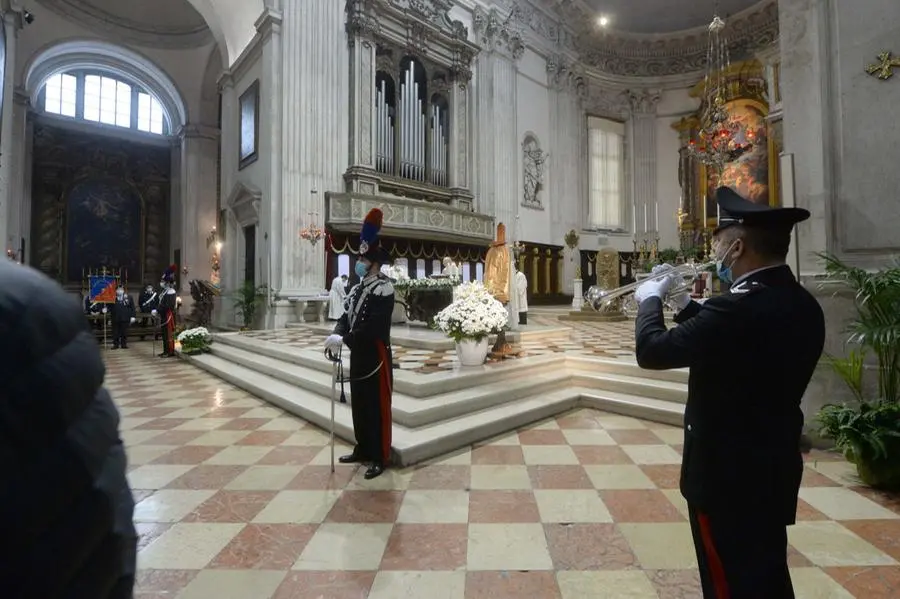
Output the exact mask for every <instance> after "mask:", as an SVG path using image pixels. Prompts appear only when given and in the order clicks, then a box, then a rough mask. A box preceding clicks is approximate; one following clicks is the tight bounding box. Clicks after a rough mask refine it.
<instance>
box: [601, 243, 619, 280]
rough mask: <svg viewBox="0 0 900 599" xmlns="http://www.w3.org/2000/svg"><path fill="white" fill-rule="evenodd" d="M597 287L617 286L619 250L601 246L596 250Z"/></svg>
mask: <svg viewBox="0 0 900 599" xmlns="http://www.w3.org/2000/svg"><path fill="white" fill-rule="evenodd" d="M596 260H597V287H599V288H600V289H604V290H609V289H615V288H616V287H618V286H619V252H617V251H616V250H614V249H613V248H603V249H602V250H600V251H599V252H597V256H596Z"/></svg>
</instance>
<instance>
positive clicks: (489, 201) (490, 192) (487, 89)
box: [474, 52, 496, 215]
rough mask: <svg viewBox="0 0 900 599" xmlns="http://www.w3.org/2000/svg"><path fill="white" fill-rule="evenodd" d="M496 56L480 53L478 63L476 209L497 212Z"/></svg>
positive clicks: (483, 212) (489, 212) (491, 212)
mask: <svg viewBox="0 0 900 599" xmlns="http://www.w3.org/2000/svg"><path fill="white" fill-rule="evenodd" d="M494 60H496V58H495V57H494V56H493V55H491V54H489V53H484V52H483V53H481V54H479V55H478V59H477V63H476V67H475V73H476V75H475V122H476V123H477V125H476V127H475V161H474V164H477V168H476V170H475V173H474V174H475V181H474V182H475V198H476V206H475V209H476V210H477V211H478V212H480V213H482V214H491V215H493V214H494V205H495V203H496V202H495V199H494V159H495V157H496V152H495V147H494V144H495V139H494V128H493V127H492V126H491V121H492V119H493V118H494Z"/></svg>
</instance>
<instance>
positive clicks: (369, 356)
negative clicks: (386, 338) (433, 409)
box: [350, 341, 394, 465]
mask: <svg viewBox="0 0 900 599" xmlns="http://www.w3.org/2000/svg"><path fill="white" fill-rule="evenodd" d="M359 352H360V350H354V351H351V353H350V411H351V413H352V415H353V435H354V436H355V437H356V448H355V449H354V450H353V452H354V453H355V454H356V455H358V456H359V457H360V458H361V459H362V461H364V462H371V463H375V464H382V465H386V464H388V463H389V462H390V460H391V426H392V423H393V419H392V418H391V395H392V391H393V382H394V378H393V377H394V373H393V370H392V357H391V350H390V348H389V347H388V346H387V345H385V344H384V343H383V342H381V341H376V342H375V347H373V348H366V351H365V354H364V355H361V354H360V353H359ZM354 354H355V355H357V356H358V358H357V364H354V362H353V357H354ZM373 358H375V359H373ZM379 364H380V365H381V366H380V367H379ZM376 368H377V370H375V369H376Z"/></svg>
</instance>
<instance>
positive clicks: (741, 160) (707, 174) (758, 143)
mask: <svg viewBox="0 0 900 599" xmlns="http://www.w3.org/2000/svg"><path fill="white" fill-rule="evenodd" d="M728 111H729V115H730V118H729V120H731V121H734V122H736V123H738V124H739V125H740V130H741V131H742V132H743V133H742V136H744V135H746V137H747V138H748V139H743V137H741V138H738V140H739V141H742V142H745V141H750V143H751V149H750V151H748V152H746V153H745V154H743V155H741V156H740V157H738V159H737V160H735V161H734V162H729V163H728V164H726V165H725V167H724V168H723V169H722V170H721V172H720V171H719V170H717V169H715V168H711V167H703V169H701V185H702V189H703V192H704V193H703V197H704V209H705V212H704V214H705V217H706V222H707V226H715V225H716V223H717V221H718V216H719V207H718V205H717V204H716V189H718V188H719V187H720V186H726V187H731V188H733V189H734V190H735V191H737V192H738V193H739V194H740V195H742V196H743V197H745V198H747V199H748V200H750V201H751V202H754V203H756V204H774V201H773V191H774V190H773V189H772V179H771V176H770V175H771V174H772V173H770V169H771V168H772V167H771V165H770V164H769V160H770V156H771V154H770V150H771V147H770V146H771V143H770V140H769V134H768V124H767V123H766V116H765V111H764V109H763V108H762V107H761V105H759V104H758V103H756V102H754V101H752V100H735V101H733V102H730V103H729V104H728Z"/></svg>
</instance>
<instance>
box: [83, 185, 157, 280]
mask: <svg viewBox="0 0 900 599" xmlns="http://www.w3.org/2000/svg"><path fill="white" fill-rule="evenodd" d="M141 204H142V201H141V197H140V196H139V195H138V193H137V191H136V190H135V189H134V188H132V187H130V186H129V185H127V184H123V183H122V182H118V181H114V180H102V179H100V180H97V179H88V180H85V181H81V182H79V183H76V184H75V185H74V186H73V187H72V189H71V190H70V191H69V193H68V196H67V197H66V208H67V214H66V258H67V259H66V275H67V276H66V278H67V279H68V280H69V281H75V280H78V279H79V278H81V277H82V276H83V273H84V272H85V271H87V270H91V269H95V268H106V269H107V270H111V271H117V272H121V273H122V276H123V278H124V279H125V280H133V281H140V280H141V275H142V272H141V263H142V260H141V245H142V244H141V231H142V230H143V209H142V205H141Z"/></svg>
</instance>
